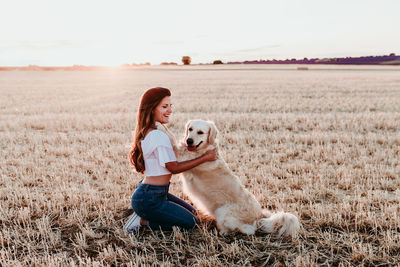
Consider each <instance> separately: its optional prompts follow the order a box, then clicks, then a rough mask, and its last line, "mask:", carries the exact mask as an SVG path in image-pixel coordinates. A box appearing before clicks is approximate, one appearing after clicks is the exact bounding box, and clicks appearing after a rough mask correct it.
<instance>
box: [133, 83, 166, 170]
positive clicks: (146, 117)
mask: <svg viewBox="0 0 400 267" xmlns="http://www.w3.org/2000/svg"><path fill="white" fill-rule="evenodd" d="M166 96H171V91H170V90H169V89H167V88H163V87H155V88H151V89H149V90H147V91H146V92H145V93H144V94H143V95H142V97H141V99H140V105H139V109H138V112H137V116H136V129H135V136H134V137H133V145H132V149H131V151H130V152H129V160H130V162H131V163H132V165H133V166H134V167H135V169H136V171H137V172H139V173H144V171H145V166H144V158H143V151H142V146H141V145H140V141H142V140H143V139H144V137H145V135H146V133H147V131H148V130H149V129H150V128H151V127H153V126H154V124H153V123H154V121H153V119H154V117H153V111H154V109H155V108H156V107H157V106H158V104H160V102H161V100H162V99H163V98H164V97H166Z"/></svg>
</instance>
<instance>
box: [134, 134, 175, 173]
mask: <svg viewBox="0 0 400 267" xmlns="http://www.w3.org/2000/svg"><path fill="white" fill-rule="evenodd" d="M141 146H142V151H143V158H144V167H145V169H146V170H145V175H146V176H158V175H165V174H170V173H171V172H170V171H169V170H168V169H167V168H165V163H167V162H172V161H176V157H175V153H174V150H173V148H172V145H171V141H170V140H169V137H168V135H167V134H166V133H164V132H163V131H160V130H153V131H151V132H149V133H148V134H147V135H146V137H145V138H144V139H143V140H142V141H141Z"/></svg>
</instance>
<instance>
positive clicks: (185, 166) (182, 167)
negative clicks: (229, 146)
mask: <svg viewBox="0 0 400 267" xmlns="http://www.w3.org/2000/svg"><path fill="white" fill-rule="evenodd" d="M217 158H218V151H217V149H213V150H208V151H207V152H206V153H204V155H202V156H200V157H198V158H195V159H191V160H187V161H182V162H177V161H172V162H167V163H165V167H166V168H167V169H168V170H169V171H170V172H171V173H172V174H177V173H181V172H184V171H187V170H190V169H192V168H194V167H197V166H198V165H200V164H202V163H204V162H207V161H213V160H216V159H217Z"/></svg>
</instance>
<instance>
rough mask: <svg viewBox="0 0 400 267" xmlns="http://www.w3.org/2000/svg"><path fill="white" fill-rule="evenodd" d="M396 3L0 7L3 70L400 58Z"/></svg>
mask: <svg viewBox="0 0 400 267" xmlns="http://www.w3.org/2000/svg"><path fill="white" fill-rule="evenodd" d="M399 11H400V1H399V0H380V1H378V0H360V1H359V0H336V1H328V0H302V1H300V0H291V1H290V0H280V1H278V0H274V1H270V0H247V1H244V0H242V1H236V0H228V1H227V0H201V1H199V0H197V1H194V0H159V1H155V0H140V1H136V0H129V1H128V0H126V1H125V0H124V1H122V0H113V1H111V0H108V1H105V0H65V1H61V0H0V66H25V65H30V64H32V65H42V66H70V65H101V66H119V65H121V64H132V63H145V62H150V63H151V64H153V65H155V64H160V63H161V62H176V63H179V64H181V58H182V56H190V57H191V58H192V63H210V62H213V61H214V60H217V59H219V60H222V61H223V62H228V61H244V60H259V59H286V58H297V59H302V58H304V57H308V58H314V57H319V58H324V57H346V56H368V55H387V54H390V53H396V54H397V55H399V54H400V34H399V32H400V17H399Z"/></svg>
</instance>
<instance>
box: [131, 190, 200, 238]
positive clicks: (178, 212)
mask: <svg viewBox="0 0 400 267" xmlns="http://www.w3.org/2000/svg"><path fill="white" fill-rule="evenodd" d="M168 189H169V184H168V185H161V186H160V185H149V184H142V183H141V182H140V183H139V185H138V187H137V188H136V190H135V192H134V193H133V195H132V201H131V203H132V208H133V210H134V211H135V212H136V213H137V214H138V215H139V216H140V217H142V218H143V219H145V220H146V221H147V225H148V226H149V227H150V228H151V229H162V230H167V231H170V230H172V226H177V227H180V228H184V229H193V228H194V227H195V226H196V224H198V223H199V220H198V219H197V218H196V216H195V214H196V209H195V208H193V207H192V206H191V205H190V204H188V203H186V202H185V201H183V200H182V199H180V198H178V197H176V196H174V195H172V194H170V193H168Z"/></svg>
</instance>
